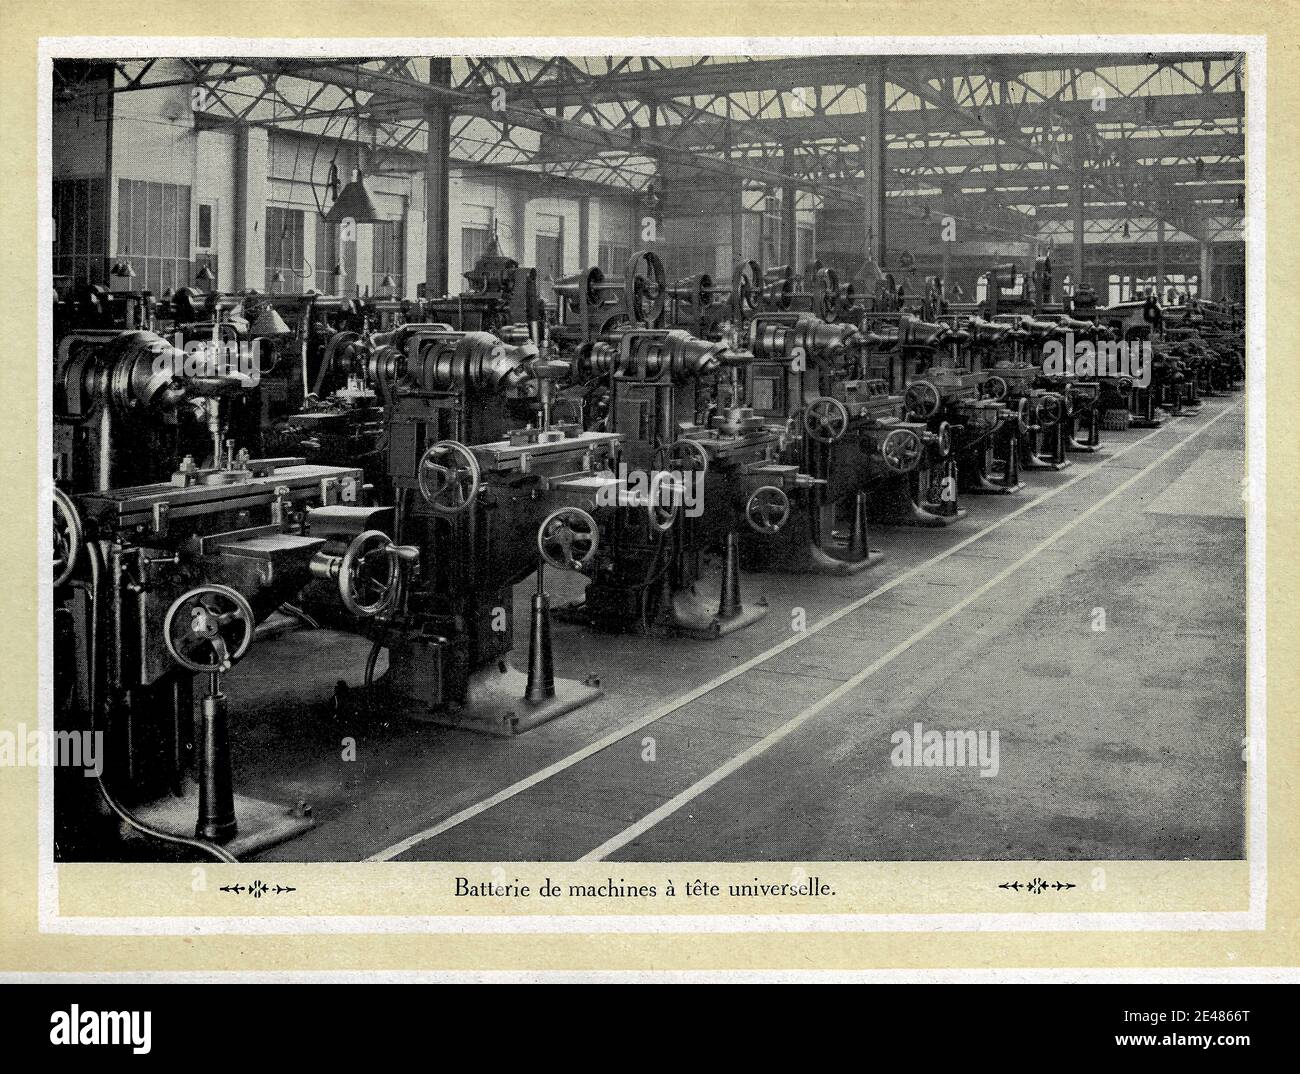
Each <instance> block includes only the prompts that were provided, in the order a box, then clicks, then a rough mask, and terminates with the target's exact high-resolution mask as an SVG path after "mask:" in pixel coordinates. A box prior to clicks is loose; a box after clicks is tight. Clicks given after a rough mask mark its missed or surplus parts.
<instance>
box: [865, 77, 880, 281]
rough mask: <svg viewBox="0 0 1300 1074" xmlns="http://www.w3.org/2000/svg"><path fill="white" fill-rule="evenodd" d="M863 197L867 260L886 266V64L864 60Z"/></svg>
mask: <svg viewBox="0 0 1300 1074" xmlns="http://www.w3.org/2000/svg"><path fill="white" fill-rule="evenodd" d="M862 92H863V95H864V97H865V102H864V105H863V111H862V198H863V224H864V225H865V227H866V249H865V251H864V253H865V254H866V259H867V261H868V262H871V263H874V264H875V265H876V266H877V267H878V268H880V269H882V270H883V269H884V265H885V65H884V63H883V61H881V60H865V61H864V62H863V78H862Z"/></svg>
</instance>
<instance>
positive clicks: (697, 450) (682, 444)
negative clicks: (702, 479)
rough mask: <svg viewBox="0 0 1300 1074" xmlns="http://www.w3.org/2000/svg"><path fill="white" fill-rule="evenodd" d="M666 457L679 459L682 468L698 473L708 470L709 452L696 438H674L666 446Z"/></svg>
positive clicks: (704, 472)
mask: <svg viewBox="0 0 1300 1074" xmlns="http://www.w3.org/2000/svg"><path fill="white" fill-rule="evenodd" d="M668 457H669V458H670V459H672V460H674V461H680V464H681V468H682V469H683V470H694V471H698V472H699V473H700V474H707V473H708V472H709V453H708V452H707V451H705V450H704V446H703V445H702V444H701V443H700V442H699V441H698V440H674V441H673V443H672V445H671V446H670V447H669V448H668Z"/></svg>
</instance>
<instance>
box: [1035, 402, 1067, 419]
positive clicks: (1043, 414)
mask: <svg viewBox="0 0 1300 1074" xmlns="http://www.w3.org/2000/svg"><path fill="white" fill-rule="evenodd" d="M1064 415H1065V408H1064V407H1062V406H1061V397H1060V396H1059V395H1043V396H1039V398H1038V400H1037V406H1036V407H1035V408H1034V420H1035V421H1036V422H1037V423H1038V424H1039V425H1040V426H1047V425H1056V424H1058V423H1059V422H1060V420H1061V418H1062V417H1064Z"/></svg>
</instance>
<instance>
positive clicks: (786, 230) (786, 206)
mask: <svg viewBox="0 0 1300 1074" xmlns="http://www.w3.org/2000/svg"><path fill="white" fill-rule="evenodd" d="M781 168H782V171H784V172H785V173H786V175H787V176H789V175H793V173H794V147H793V146H789V145H787V146H786V147H785V148H784V149H783V150H782V153H781ZM798 200H799V191H798V190H797V189H796V187H795V185H794V181H793V179H787V180H786V181H785V182H783V183H782V184H781V262H782V263H783V264H786V265H789V266H790V271H791V272H792V273H793V274H794V275H796V276H798V275H799V274H800V273H802V272H803V266H802V265H799V264H796V262H797V261H798V259H799V258H798V254H799V213H798V212H797V210H796V207H795V206H796V202H797V201H798Z"/></svg>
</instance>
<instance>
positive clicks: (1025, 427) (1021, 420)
mask: <svg viewBox="0 0 1300 1074" xmlns="http://www.w3.org/2000/svg"><path fill="white" fill-rule="evenodd" d="M1016 424H1017V425H1019V427H1020V431H1021V432H1022V433H1027V432H1030V431H1031V430H1033V429H1037V428H1038V426H1037V425H1034V424H1033V423H1031V422H1030V420H1029V400H1028V399H1025V398H1023V397H1022V398H1021V400H1020V402H1019V403H1017V404H1016Z"/></svg>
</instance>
